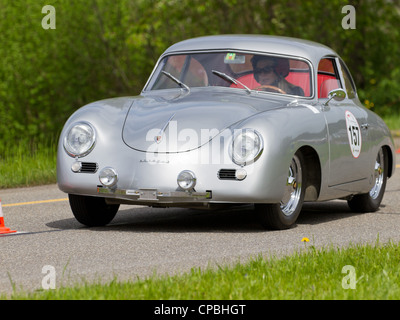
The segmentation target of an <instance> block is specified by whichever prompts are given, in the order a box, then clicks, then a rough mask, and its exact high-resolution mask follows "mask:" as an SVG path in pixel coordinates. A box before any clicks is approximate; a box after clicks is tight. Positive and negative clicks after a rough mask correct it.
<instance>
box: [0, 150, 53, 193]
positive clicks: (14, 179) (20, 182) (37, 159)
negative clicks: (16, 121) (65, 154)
mask: <svg viewBox="0 0 400 320" xmlns="http://www.w3.org/2000/svg"><path fill="white" fill-rule="evenodd" d="M56 149H57V147H56V143H54V142H39V143H36V144H34V145H32V144H29V143H24V142H22V143H13V144H11V143H8V144H6V145H2V152H1V153H0V189H2V188H15V187H28V186H35V185H43V184H50V183H55V182H56V152H57V151H56Z"/></svg>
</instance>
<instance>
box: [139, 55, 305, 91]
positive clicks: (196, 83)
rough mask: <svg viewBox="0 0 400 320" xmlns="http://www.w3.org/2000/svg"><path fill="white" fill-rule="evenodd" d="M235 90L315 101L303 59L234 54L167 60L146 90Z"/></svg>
mask: <svg viewBox="0 0 400 320" xmlns="http://www.w3.org/2000/svg"><path fill="white" fill-rule="evenodd" d="M185 86H187V87H189V88H193V87H208V86H219V87H231V88H240V89H245V90H260V91H268V92H273V93H279V94H289V95H295V96H303V97H311V96H312V90H311V68H310V65H309V64H308V63H307V62H305V61H303V60H300V59H289V58H286V57H277V56H270V55H256V54H248V53H240V52H234V51H229V52H228V51H226V52H213V53H191V54H176V55H169V56H166V57H164V58H163V59H162V60H161V61H160V63H159V65H158V67H157V69H156V70H155V72H154V74H153V76H152V78H151V79H150V81H149V84H148V85H147V87H146V90H160V89H170V88H179V87H181V88H184V87H185Z"/></svg>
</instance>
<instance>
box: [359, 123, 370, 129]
mask: <svg viewBox="0 0 400 320" xmlns="http://www.w3.org/2000/svg"><path fill="white" fill-rule="evenodd" d="M368 127H369V124H368V123H364V124H362V125H361V129H364V130H367V129H368Z"/></svg>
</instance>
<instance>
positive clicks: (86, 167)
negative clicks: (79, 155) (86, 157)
mask: <svg viewBox="0 0 400 320" xmlns="http://www.w3.org/2000/svg"><path fill="white" fill-rule="evenodd" d="M97 169H99V165H98V164H97V163H96V162H82V165H81V170H80V171H79V172H82V173H96V172H97Z"/></svg>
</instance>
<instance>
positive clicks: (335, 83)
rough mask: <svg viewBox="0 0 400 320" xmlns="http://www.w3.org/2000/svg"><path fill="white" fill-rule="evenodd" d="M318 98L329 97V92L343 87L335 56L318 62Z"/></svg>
mask: <svg viewBox="0 0 400 320" xmlns="http://www.w3.org/2000/svg"><path fill="white" fill-rule="evenodd" d="M317 80H318V81H317V84H318V98H328V93H329V92H330V91H331V90H333V89H337V88H341V85H340V77H339V73H338V69H337V67H336V62H335V59H334V58H324V59H321V61H320V62H319V64H318V79H317Z"/></svg>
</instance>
